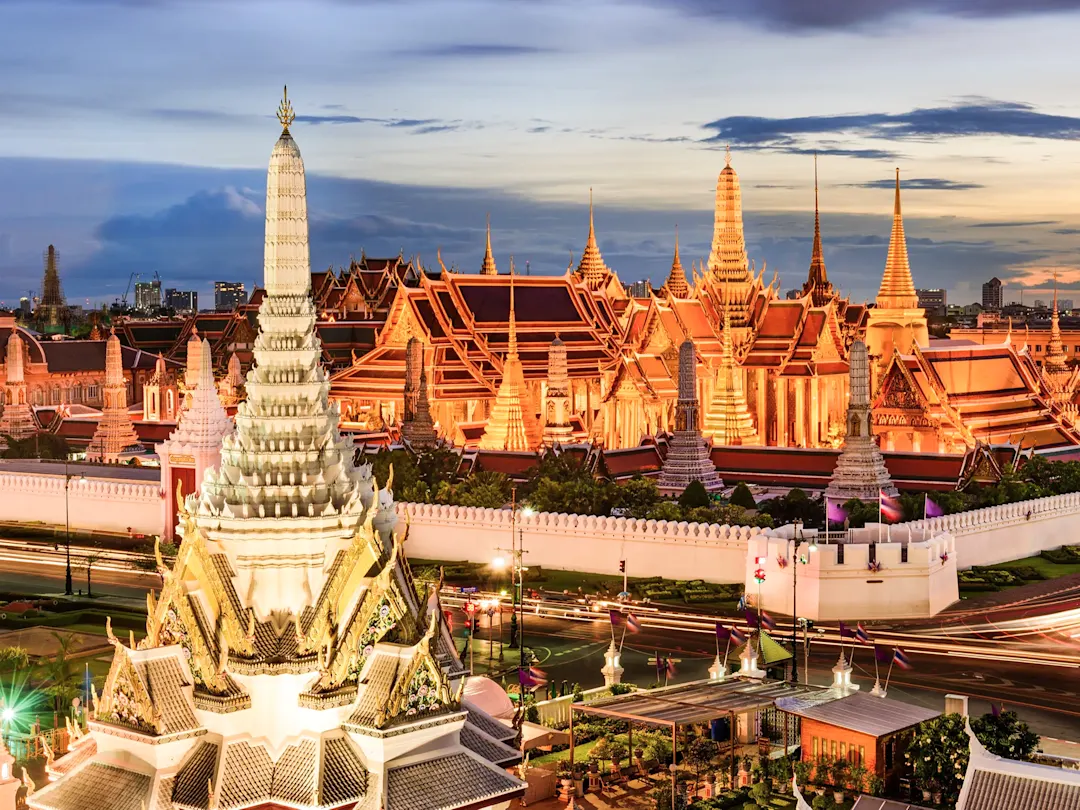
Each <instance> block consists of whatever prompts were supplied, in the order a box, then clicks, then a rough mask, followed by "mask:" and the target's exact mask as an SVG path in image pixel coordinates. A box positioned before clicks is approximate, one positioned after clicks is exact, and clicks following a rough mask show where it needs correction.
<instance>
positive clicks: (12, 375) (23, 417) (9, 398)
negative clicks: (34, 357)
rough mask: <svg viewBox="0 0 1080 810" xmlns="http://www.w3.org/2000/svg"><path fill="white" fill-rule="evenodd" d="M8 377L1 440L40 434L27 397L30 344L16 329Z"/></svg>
mask: <svg viewBox="0 0 1080 810" xmlns="http://www.w3.org/2000/svg"><path fill="white" fill-rule="evenodd" d="M6 375H7V376H6V378H5V380H4V406H3V411H2V412H0V437H3V436H11V438H13V439H25V438H27V437H28V436H33V435H34V433H35V432H37V426H36V425H35V423H34V414H33V412H32V411H31V410H30V402H29V399H28V397H27V388H26V344H25V343H24V342H23V339H22V337H20V335H19V330H18V329H14V328H13V329H12V330H11V336H10V337H9V338H8V344H7V365H6ZM0 441H2V439H0Z"/></svg>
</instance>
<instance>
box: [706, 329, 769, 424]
mask: <svg viewBox="0 0 1080 810" xmlns="http://www.w3.org/2000/svg"><path fill="white" fill-rule="evenodd" d="M723 347H724V353H723V357H722V358H721V360H720V371H719V373H718V375H717V381H716V389H715V390H714V392H713V397H712V401H711V402H710V403H709V408H708V410H706V411H705V426H704V430H703V432H704V434H705V436H707V437H710V438H711V439H712V440H713V444H761V438H760V437H759V436H758V432H757V430H756V428H755V427H754V419H753V417H752V416H751V415H750V409H749V408H748V407H747V406H746V396H745V394H744V393H743V391H742V387H741V386H740V385H739V382H738V366H736V364H735V347H734V344H733V341H732V337H731V315H730V314H729V313H727V312H725V313H724V332H723Z"/></svg>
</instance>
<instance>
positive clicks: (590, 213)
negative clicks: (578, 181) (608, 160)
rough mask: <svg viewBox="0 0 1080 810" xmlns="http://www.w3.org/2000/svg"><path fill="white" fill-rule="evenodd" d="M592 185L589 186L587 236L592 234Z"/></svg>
mask: <svg viewBox="0 0 1080 810" xmlns="http://www.w3.org/2000/svg"><path fill="white" fill-rule="evenodd" d="M592 210H593V209H592V186H589V236H592V234H593V215H592Z"/></svg>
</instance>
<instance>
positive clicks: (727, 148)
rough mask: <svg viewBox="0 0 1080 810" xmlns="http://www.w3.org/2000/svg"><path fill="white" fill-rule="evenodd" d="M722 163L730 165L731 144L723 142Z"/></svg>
mask: <svg viewBox="0 0 1080 810" xmlns="http://www.w3.org/2000/svg"><path fill="white" fill-rule="evenodd" d="M724 165H725V166H730V165H731V144H730V143H728V144H724Z"/></svg>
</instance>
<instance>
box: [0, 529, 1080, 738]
mask: <svg viewBox="0 0 1080 810" xmlns="http://www.w3.org/2000/svg"><path fill="white" fill-rule="evenodd" d="M72 559H73V574H74V584H75V588H76V589H80V588H82V589H85V586H86V579H85V575H86V569H85V565H84V564H83V563H82V559H83V552H82V551H81V550H77V549H73V550H72ZM63 579H64V558H63V547H62V546H61V547H60V549H59V550H58V551H55V550H54V549H53V548H52V547H51V546H49V547H46V548H41V549H28V548H27V547H26V546H22V547H21V548H13V547H12V545H11V544H10V543H4V542H2V541H0V591H4V592H11V593H42V594H55V593H60V592H62V591H63ZM160 585H161V583H160V579H159V578H158V577H157V575H156V574H154V573H149V572H145V571H138V570H134V569H133V568H132V567H131V563H130V561H129V560H128V559H127V558H126V557H125V556H124V555H123V554H122V553H121V554H120V555H119V556H118V557H116V558H115V559H109V560H105V561H102V562H100V563H98V564H97V565H95V566H94V569H93V590H94V593H95V595H96V596H102V597H111V598H112V599H113V600H115V601H118V602H122V603H124V604H128V605H132V606H134V605H137V604H142V603H144V602H145V595H146V592H147V590H148V589H150V588H155V589H156V588H160ZM443 601H444V604H445V605H446V606H447V607H450V608H454V609H455V613H456V619H455V627H456V628H457V630H456V631H455V634H456V635H457V636H458V637H459V644H460V645H461V647H459V648H462V647H464V644H465V642H464V639H463V638H461V636H462V635H463V633H462V629H461V628H463V627H464V614H463V613H462V612H461V611H460V605H461V604H462V603H463V601H464V599H463V598H462V597H460V596H458V595H453V594H449V593H447V594H444V600H443ZM540 608H541V612H542V613H550V614H554V615H536V612H535V611H536V609H537V608H536V604H535V603H533V604H531V605H530V610H529V611H528V612H527V613H526V618H525V629H526V645H527V646H529V647H531V648H533V649H534V650H535V651H536V653H537V655H538V656H539V657H540V659H541V666H542V667H543V669H544V670H545V671H546V672H547V673H548V676H549V678H551V679H553V680H555V681H556V682H559V681H562V680H566V681H568V683H569V684H573V683H580V684H581V685H582V686H583V687H588V686H592V685H598V684H599V683H600V682H601V677H600V668H601V667H602V666H603V663H604V657H603V656H604V651H605V650H606V649H607V647H608V644H609V643H610V641H611V631H610V623H609V622H608V620H607V613H606V610H607V606H605V605H597V610H596V611H594V612H592V613H589V612H587V611H586V610H585V609H584V608H583V607H582V606H579V605H576V604H575V603H573V602H570V603H565V602H552V601H545V602H543V603H541V605H540ZM635 610H637V611H638V615H639V617H640V618H641V620H642V628H641V631H640V632H638V633H635V634H629V635H627V636H626V638H625V641H624V647H623V654H622V665H623V667H624V668H625V670H626V672H625V675H624V679H625V680H627V681H630V682H635V683H639V684H642V685H645V684H649V683H653V682H655V680H656V675H655V669H654V667H653V666H652V665H650V664H649V663H648V658H649V657H650V656H653V655H655V654H656V653H657V652H659V653H660V655H662V656H670V657H673V658H677V659H681V660H680V661H679V662H678V663H677V664H676V669H677V674H676V678H677V679H678V680H692V679H695V678H704V677H708V667H709V666H710V665H711V664H712V662H713V660H714V658H715V656H716V653H717V650H716V642H715V634H714V632H713V623H714V621H715V620H716V618H715V617H713V616H709V615H703V614H693V613H688V612H685V611H679V610H676V609H674V608H662V609H657V607H656V606H655V605H654V606H649V607H639V608H635ZM650 611H655V612H650ZM506 618H507V621H508V618H509V617H508V616H507V617H506ZM726 618H728V619H729V620H731V621H733V622H734V621H737V620H736V619H734V618H733V617H726ZM506 629H507V633H508V627H507V628H506ZM868 630H869V631H870V633H871V636H872V637H873V638H874V640H876V641H879V642H880V643H883V644H888V645H890V646H896V645H899V646H902V647H903V649H904V650H905V651H906V653H907V655H908V657H909V658H910V659H911V661H912V664H913V668H912V669H911V670H910V671H901V670H897V669H894V670H893V672H892V674H891V677H890V679H889V695H890V696H891V697H895V698H899V699H901V700H907V701H909V702H913V703H919V704H920V705H928V706H931V707H934V708H940V707H941V705H942V697H943V695H944V694H946V693H949V692H953V693H957V694H965V695H969V696H971V697H972V698H976V699H982V700H984V701H991V700H993V701H995V702H1001V701H1004V702H1005V704H1006V706H1008V707H1010V708H1015V709H1017V710H1018V711H1020V712H1021V714H1022V715H1024V716H1025V719H1027V720H1028V722H1030V723H1031V724H1032V727H1033V728H1034V729H1036V730H1037V731H1038V732H1039V733H1041V734H1044V735H1047V736H1054V737H1061V738H1066V739H1080V695H1078V692H1080V592H1077V591H1076V589H1071V590H1070V589H1065V590H1063V591H1062V592H1061V593H1052V594H1044V595H1041V596H1039V597H1037V598H1034V599H1032V600H1029V601H1026V602H1022V603H1021V602H1016V603H1009V604H1006V605H1000V606H993V607H991V608H983V609H979V610H974V611H956V612H954V613H952V614H949V615H948V616H943V617H938V618H936V619H935V620H928V621H925V622H913V623H908V624H905V625H902V626H901V625H899V624H895V623H894V624H892V625H889V626H884V625H882V626H877V627H875V626H869V627H868ZM478 636H479V641H478V642H477V646H476V649H475V651H474V655H475V656H476V657H477V660H478V661H480V662H481V663H483V662H484V661H486V653H487V650H488V638H489V637H488V634H487V630H486V629H482V630H481V631H479V634H478ZM775 636H776V637H777V638H778V639H779V640H781V641H784V642H786V643H787V644H788V645H790V637H791V631H790V623H788V624H786V625H785V623H784V622H783V621H780V622H779V628H778V630H777V632H776V633H775ZM839 641H840V639H839V636H838V634H837V632H836V630H835V628H834V627H832V628H825V633H824V634H823V635H822V636H820V637H819V638H816V639H813V640H812V643H811V655H810V680H811V682H812V683H817V684H822V685H824V684H827V683H830V682H831V680H832V673H831V668H832V666H833V665H834V664H835V663H836V659H837V657H838V655H839V649H840V646H839ZM494 648H495V650H496V651H497V650H498V641H497V636H496V637H495V644H494ZM799 650H800V657H799V667H800V669H802V668H803V655H802V642H801V637H800V644H799ZM846 650H847V651H848V652H849V654H850V651H851V650H854V659H853V664H854V668H855V679H856V681H857V682H858V683H860V684H861V685H862V688H863V689H869V688H870V687H872V686H873V683H874V677H875V671H874V655H873V651H872V649H871V648H869V647H867V646H862V645H858V644H854V645H853V644H852V643H851V642H850V641H849V642H846ZM720 652H721V655H722V654H723V652H724V650H723V649H721V650H720ZM516 655H517V652H516V651H515V650H505V651H504V662H503V663H504V665H505V666H506V667H509V666H511V664H512V661H513V658H514V657H515V656H516ZM879 674H880V675H881V677H882V680H884V676H885V671H884V668H883V671H882V672H880V673H879ZM988 705H989V704H988V703H986V704H984V705H983V706H982V708H981V709H979V708H978V704H977V705H976V709H975V710H978V711H984V710H987V709H988Z"/></svg>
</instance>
